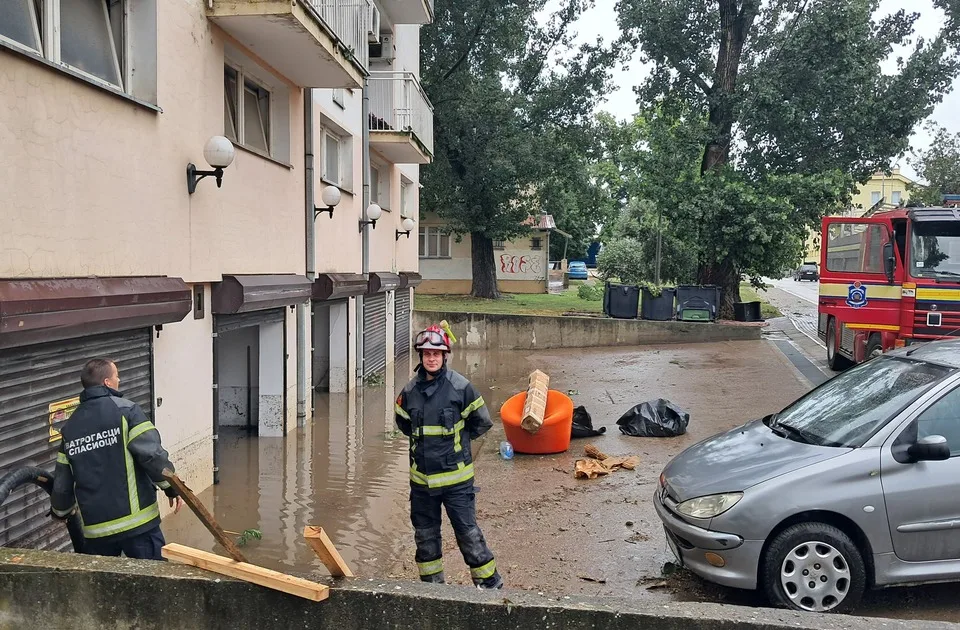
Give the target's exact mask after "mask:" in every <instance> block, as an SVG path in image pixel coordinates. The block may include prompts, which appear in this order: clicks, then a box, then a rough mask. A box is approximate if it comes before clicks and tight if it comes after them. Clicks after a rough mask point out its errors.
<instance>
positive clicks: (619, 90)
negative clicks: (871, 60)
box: [551, 0, 960, 177]
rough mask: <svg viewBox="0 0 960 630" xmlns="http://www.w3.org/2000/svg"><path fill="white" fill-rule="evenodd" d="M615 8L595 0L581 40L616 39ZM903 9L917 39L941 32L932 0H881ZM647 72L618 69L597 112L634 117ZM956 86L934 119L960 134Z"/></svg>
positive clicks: (920, 138) (921, 140) (888, 7)
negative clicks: (912, 16) (637, 88)
mask: <svg viewBox="0 0 960 630" xmlns="http://www.w3.org/2000/svg"><path fill="white" fill-rule="evenodd" d="M551 4H558V3H551ZM615 5H616V0H596V7H595V8H593V9H592V10H590V11H589V12H588V13H586V14H585V15H584V16H583V17H582V18H581V19H580V22H579V23H578V25H577V33H578V35H579V36H580V38H581V39H582V40H584V41H594V40H595V39H596V37H597V36H598V35H600V36H602V37H603V38H604V40H605V41H607V42H609V41H612V40H613V39H614V38H616V37H617V36H618V35H619V30H618V29H617V27H616V24H617V13H616V9H615ZM900 9H906V10H908V11H915V12H918V13H920V19H919V20H917V23H916V24H915V30H914V35H915V36H921V37H926V38H927V39H930V38H932V37H933V36H935V35H936V33H937V32H938V28H939V24H940V23H941V22H942V18H943V14H942V12H940V11H937V10H935V9H934V8H933V5H932V3H931V2H930V0H882V2H881V4H880V10H879V13H880V14H881V15H886V14H889V13H893V12H895V11H898V10H900ZM907 52H908V51H907V50H901V51H894V54H893V55H891V59H890V60H889V67H888V68H885V69H886V70H887V71H892V70H894V69H895V68H896V62H895V59H896V57H897V54H904V55H905V54H907ZM645 73H646V69H645V67H644V65H643V64H642V63H640V62H639V60H638V59H634V61H633V62H632V63H631V64H630V66H629V67H628V68H617V69H615V70H614V73H613V81H614V86H615V90H614V91H613V92H612V93H611V94H610V95H609V96H608V97H607V98H606V99H605V100H604V101H603V102H601V103H599V104H598V106H597V109H598V110H605V111H608V112H610V113H611V114H613V115H614V116H616V117H617V118H619V119H625V118H630V117H631V116H633V114H634V113H635V112H636V110H637V104H636V96H635V95H634V93H633V90H632V88H633V86H634V85H636V84H637V83H640V82H641V80H642V79H643V77H644V76H645ZM953 86H954V88H953V91H952V92H950V94H948V95H947V96H946V97H945V98H944V100H943V102H941V103H940V105H938V106H937V108H936V110H935V111H934V112H933V119H934V120H936V121H937V122H938V123H940V124H941V125H943V126H944V127H946V128H947V129H948V130H949V131H952V132H960V80H954V84H953ZM929 142H930V139H929V137H928V136H927V134H926V133H925V132H924V131H923V129H921V128H918V129H917V130H916V133H915V135H914V136H913V138H912V139H911V144H912V145H913V146H914V147H917V148H924V147H926V146H927V145H928V144H929ZM900 166H901V168H902V169H903V173H904V174H905V175H907V176H909V177H913V176H914V175H915V173H914V171H913V169H912V168H910V165H909V164H907V163H906V160H901V164H900Z"/></svg>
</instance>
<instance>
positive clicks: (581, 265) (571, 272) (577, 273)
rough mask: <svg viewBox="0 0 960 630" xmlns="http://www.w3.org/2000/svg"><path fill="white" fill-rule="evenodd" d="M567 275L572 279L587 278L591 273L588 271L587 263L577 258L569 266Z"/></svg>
mask: <svg viewBox="0 0 960 630" xmlns="http://www.w3.org/2000/svg"><path fill="white" fill-rule="evenodd" d="M567 277H569V278H570V279H571V280H587V279H588V278H589V277H590V275H589V274H588V273H587V263H585V262H581V261H578V260H575V261H573V262H571V263H570V265H569V266H568V267H567Z"/></svg>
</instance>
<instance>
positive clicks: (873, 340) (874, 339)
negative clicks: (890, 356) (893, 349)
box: [864, 333, 883, 361]
mask: <svg viewBox="0 0 960 630" xmlns="http://www.w3.org/2000/svg"><path fill="white" fill-rule="evenodd" d="M881 354H883V342H882V341H881V340H880V335H878V334H876V333H874V334H872V335H870V339H868V340H867V350H866V355H865V357H864V359H865V360H867V361H869V360H870V359H872V358H874V357H879V356H880V355H881Z"/></svg>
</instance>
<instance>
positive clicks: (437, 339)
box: [413, 326, 450, 352]
mask: <svg viewBox="0 0 960 630" xmlns="http://www.w3.org/2000/svg"><path fill="white" fill-rule="evenodd" d="M413 347H414V348H416V349H417V352H423V351H424V350H441V351H443V352H450V337H448V336H447V333H446V332H444V330H443V329H442V328H441V327H440V326H430V327H429V328H427V329H426V330H424V331H422V332H420V333H418V334H417V340H416V341H415V342H414V344H413Z"/></svg>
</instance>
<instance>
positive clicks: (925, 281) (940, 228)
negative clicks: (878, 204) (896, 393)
mask: <svg viewBox="0 0 960 630" xmlns="http://www.w3.org/2000/svg"><path fill="white" fill-rule="evenodd" d="M822 229H823V231H822V233H821V234H822V237H821V240H822V246H821V254H820V298H819V306H818V313H819V321H818V332H819V336H820V339H821V340H823V342H824V343H825V344H826V346H827V363H828V364H829V365H830V367H831V368H832V369H834V370H842V369H844V368H845V367H848V366H850V365H852V364H854V363H860V362H863V361H866V360H867V359H869V358H871V357H873V356H876V355H878V354H880V353H882V352H886V351H887V350H891V349H893V348H900V347H903V346H906V345H912V344H916V343H922V342H925V341H933V340H935V339H945V338H949V337H956V336H960V208H958V207H939V208H895V209H892V210H885V211H880V212H877V213H874V214H870V215H866V216H863V217H859V218H853V217H826V218H824V219H823V223H822Z"/></svg>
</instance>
